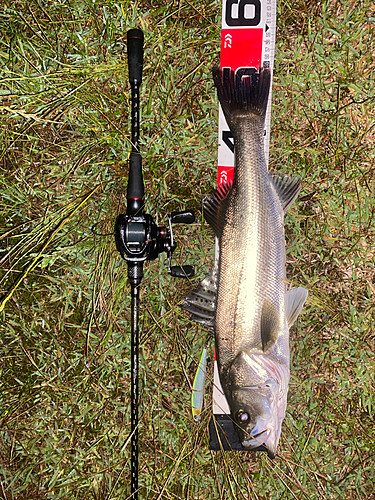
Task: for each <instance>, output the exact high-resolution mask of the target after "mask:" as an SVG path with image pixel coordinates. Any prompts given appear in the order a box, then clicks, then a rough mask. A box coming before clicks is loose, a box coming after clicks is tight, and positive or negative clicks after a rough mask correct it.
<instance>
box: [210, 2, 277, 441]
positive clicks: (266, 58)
mask: <svg viewBox="0 0 375 500" xmlns="http://www.w3.org/2000/svg"><path fill="white" fill-rule="evenodd" d="M222 9H223V10H222V23H221V54H220V67H221V69H224V68H231V69H232V70H233V71H235V72H236V73H237V74H239V75H247V74H251V73H252V72H254V70H256V71H259V68H260V67H261V66H263V65H265V66H269V67H270V68H271V78H272V70H273V65H274V55H275V39H276V0H223V6H222ZM271 97H272V85H271V89H270V93H269V98H268V106H267V114H266V118H265V128H264V152H265V157H266V161H267V162H268V155H269V141H270V124H271ZM233 173H234V142H233V135H232V133H231V132H230V130H229V127H228V125H227V123H226V120H225V117H224V113H223V111H222V109H221V106H220V108H219V151H218V168H217V185H218V186H219V185H220V184H224V183H226V182H231V181H232V180H233ZM217 258H218V243H217V242H216V259H217ZM210 449H211V450H221V449H224V450H244V448H243V447H242V445H241V442H240V440H239V438H238V435H237V433H236V431H235V429H234V425H233V422H232V420H231V418H230V409H229V406H228V403H227V400H226V398H225V396H224V393H223V390H222V388H221V384H220V379H219V371H218V367H217V361H216V355H215V362H214V389H213V418H212V419H211V422H210ZM257 450H259V451H266V448H265V447H264V446H261V447H259V448H257ZM257 450H256V451H257Z"/></svg>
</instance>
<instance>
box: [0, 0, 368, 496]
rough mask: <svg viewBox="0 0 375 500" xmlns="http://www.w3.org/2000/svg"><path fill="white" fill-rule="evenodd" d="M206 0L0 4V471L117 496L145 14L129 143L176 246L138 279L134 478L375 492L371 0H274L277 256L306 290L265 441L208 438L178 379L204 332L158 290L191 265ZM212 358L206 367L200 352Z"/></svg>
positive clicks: (206, 485) (200, 264) (209, 151)
mask: <svg viewBox="0 0 375 500" xmlns="http://www.w3.org/2000/svg"><path fill="white" fill-rule="evenodd" d="M220 14H221V3H220V2H218V1H214V2H212V3H210V2H209V1H200V2H198V1H196V0H193V1H188V0H180V1H178V2H177V1H173V0H172V1H168V2H166V1H165V2H164V1H161V0H154V1H153V0H149V1H147V0H140V1H139V2H137V3H131V2H127V3H123V4H120V3H115V2H113V1H112V0H108V1H106V2H104V1H102V0H98V1H94V0H92V1H89V0H70V1H52V0H51V1H46V2H40V1H38V0H29V1H27V2H26V1H25V0H19V1H13V2H7V1H5V2H2V5H1V7H0V23H1V38H0V78H1V80H0V95H1V106H0V111H1V114H0V121H1V151H0V158H1V162H0V183H1V202H0V203H1V211H0V225H1V237H0V238H1V239H0V243H1V247H0V251H1V253H0V262H1V275H0V288H1V306H0V307H1V313H0V315H1V324H0V336H1V337H0V338H1V345H0V356H1V360H0V371H1V374H0V386H1V391H0V398H1V406H0V436H1V440H0V487H1V488H0V491H1V494H2V498H3V499H4V500H11V499H14V500H21V499H22V500H23V499H30V500H31V499H41V500H42V499H43V500H44V499H52V498H54V499H55V498H56V499H85V500H87V499H93V500H94V499H95V500H110V499H111V500H115V499H120V498H121V499H126V498H128V496H129V494H130V488H129V438H128V437H129V430H130V422H129V381H130V356H129V350H130V342H129V329H130V313H129V309H130V297H129V286H128V285H127V272H126V265H125V263H124V262H123V261H122V260H121V258H120V257H119V255H118V253H117V252H116V250H115V246H114V237H113V227H114V220H115V218H116V216H117V214H118V213H120V212H124V210H125V203H126V200H125V190H126V184H127V159H128V155H129V149H130V142H129V135H130V123H129V110H130V95H129V84H128V76H127V59H126V31H127V30H128V29H129V28H132V27H140V28H142V29H143V30H144V33H145V68H144V81H143V85H142V133H141V139H142V153H143V156H144V175H145V183H146V194H147V211H148V212H149V213H152V214H156V218H157V221H158V223H159V224H162V223H165V218H164V217H165V214H167V213H168V212H170V211H171V210H178V209H185V208H187V207H190V208H193V209H195V210H196V211H197V223H196V224H194V225H193V226H192V227H190V228H180V229H179V234H178V242H179V247H178V252H176V257H177V260H178V261H179V262H180V263H189V264H192V265H194V266H195V267H196V270H197V278H196V279H194V280H191V282H185V281H175V280H174V279H173V278H170V277H168V275H167V273H166V262H165V258H160V259H159V260H158V261H155V262H153V263H150V264H147V265H146V267H145V277H144V281H143V284H142V312H141V348H140V354H141V361H140V362H141V366H140V378H141V380H140V383H141V403H140V415H141V418H140V472H139V481H140V487H141V490H140V498H142V499H146V498H147V499H154V500H156V499H179V498H184V499H205V500H208V499H219V498H220V499H241V498H243V499H262V500H265V499H294V500H297V499H298V500H300V499H306V500H307V499H309V500H311V499H348V500H354V499H365V498H366V499H371V498H375V494H374V486H375V478H374V458H375V434H374V418H375V393H374V389H375V387H374V368H375V361H374V351H375V336H374V324H375V318H374V300H373V295H374V290H375V269H374V250H373V248H374V239H375V234H374V215H375V214H374V211H375V193H374V182H373V179H374V173H375V172H374V169H375V163H374V128H375V116H374V114H375V113H374V104H375V92H374V71H375V65H374V60H373V54H374V51H375V46H374V33H375V9H374V5H373V3H372V2H370V1H369V0H363V1H356V2H354V1H348V2H340V1H332V0H331V1H330V0H322V1H321V2H311V1H310V0H292V1H291V2H287V1H286V2H279V5H278V33H277V47H276V61H275V71H274V90H273V96H274V97H273V112H272V116H273V121H272V139H271V153H270V166H271V167H274V168H276V169H280V170H282V171H285V172H289V173H292V174H294V175H299V176H301V177H302V178H303V191H302V193H301V195H300V197H299V200H298V201H297V202H296V203H295V205H294V206H293V208H292V210H291V211H290V213H289V215H288V216H287V219H286V225H287V242H288V276H289V278H290V280H291V282H292V283H293V284H295V285H297V284H298V285H303V286H306V287H307V288H309V290H310V295H309V299H308V303H307V305H306V306H305V308H304V312H303V314H302V315H301V317H300V318H299V320H298V322H297V324H296V326H295V327H294V328H293V329H292V332H291V351H292V371H291V383H290V391H289V402H288V411H287V416H286V419H285V423H284V426H283V432H282V437H281V442H280V448H279V456H278V457H277V458H276V460H274V461H271V460H269V459H268V458H267V457H266V456H265V455H263V454H257V455H253V454H251V453H248V454H245V453H235V452H226V453H220V452H211V451H209V450H208V435H207V426H208V422H209V419H210V411H211V410H210V393H211V389H210V388H207V399H206V409H205V411H204V414H203V420H202V423H201V424H200V425H197V424H195V423H194V422H193V421H192V418H191V415H190V406H189V395H190V392H189V390H190V384H191V381H192V378H193V374H194V371H195V368H196V364H197V362H198V360H199V356H200V352H201V347H202V345H203V344H204V343H205V342H206V340H207V335H208V334H207V332H205V331H204V330H203V329H201V328H200V327H198V326H196V325H194V324H191V323H190V322H189V320H188V319H187V318H186V317H184V316H183V314H182V313H181V311H180V310H179V308H178V304H179V302H180V300H181V298H182V296H183V295H184V294H186V293H187V292H188V290H190V289H191V287H192V286H194V285H195V284H196V283H197V281H198V280H199V279H200V278H201V277H203V276H204V275H205V273H207V271H208V270H209V269H210V266H211V263H212V259H213V251H214V239H213V236H212V234H211V232H210V231H209V229H208V227H207V225H206V223H205V222H204V221H203V220H202V217H201V214H200V203H201V200H202V197H203V196H204V195H205V194H207V193H208V192H210V191H211V190H212V189H213V187H214V185H215V182H216V173H215V165H216V152H217V151H216V144H217V117H218V114H217V100H216V96H215V91H214V88H213V84H212V79H211V74H210V71H211V67H212V65H213V64H214V63H215V62H218V58H219V50H220ZM210 370H211V371H210V374H211V376H212V366H211V368H210Z"/></svg>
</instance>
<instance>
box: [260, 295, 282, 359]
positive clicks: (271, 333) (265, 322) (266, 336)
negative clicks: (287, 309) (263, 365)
mask: <svg viewBox="0 0 375 500" xmlns="http://www.w3.org/2000/svg"><path fill="white" fill-rule="evenodd" d="M260 331H261V337H262V348H263V352H267V351H269V350H270V348H271V347H272V346H273V344H274V343H275V342H276V340H277V337H278V335H279V331H280V315H279V312H278V310H277V309H276V306H275V305H274V304H272V302H270V301H269V300H267V299H266V300H265V301H264V303H263V309H262V317H261V320H260Z"/></svg>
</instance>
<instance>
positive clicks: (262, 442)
mask: <svg viewBox="0 0 375 500" xmlns="http://www.w3.org/2000/svg"><path fill="white" fill-rule="evenodd" d="M270 434H271V431H270V430H269V429H265V430H264V431H262V432H259V434H256V435H254V436H253V435H252V434H251V435H250V437H252V438H253V439H249V440H244V441H242V443H241V444H242V446H243V447H244V448H245V449H246V450H254V449H255V448H259V446H264V447H265V448H267V455H268V456H269V458H272V459H274V458H275V457H276V452H275V451H272V450H271V449H270V448H269V447H268V446H267V444H266V441H267V439H268V437H269V436H270Z"/></svg>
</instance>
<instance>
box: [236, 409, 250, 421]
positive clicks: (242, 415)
mask: <svg viewBox="0 0 375 500" xmlns="http://www.w3.org/2000/svg"><path fill="white" fill-rule="evenodd" d="M236 420H237V422H238V423H239V424H246V422H248V421H249V420H250V415H249V414H248V413H247V412H246V411H244V410H238V412H237V413H236Z"/></svg>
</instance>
